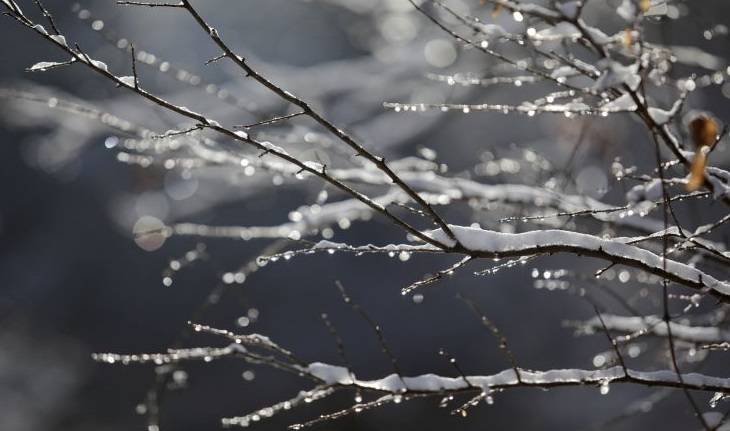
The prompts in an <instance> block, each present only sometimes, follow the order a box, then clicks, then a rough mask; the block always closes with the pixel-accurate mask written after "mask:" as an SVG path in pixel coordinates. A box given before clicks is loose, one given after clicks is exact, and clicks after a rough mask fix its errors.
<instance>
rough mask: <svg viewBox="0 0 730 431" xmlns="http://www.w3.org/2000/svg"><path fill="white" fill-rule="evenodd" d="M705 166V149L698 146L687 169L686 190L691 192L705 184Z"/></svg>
mask: <svg viewBox="0 0 730 431" xmlns="http://www.w3.org/2000/svg"><path fill="white" fill-rule="evenodd" d="M705 166H707V150H706V149H703V148H698V149H697V151H696V152H695V157H694V158H693V159H692V166H691V167H690V170H689V180H688V181H687V191H690V192H693V191H695V190H697V189H699V188H700V187H702V185H703V184H705Z"/></svg>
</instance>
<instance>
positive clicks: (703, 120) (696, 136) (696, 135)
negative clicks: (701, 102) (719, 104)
mask: <svg viewBox="0 0 730 431" xmlns="http://www.w3.org/2000/svg"><path fill="white" fill-rule="evenodd" d="M689 132H690V134H691V135H692V142H693V143H694V144H695V149H697V150H699V149H700V148H702V147H704V146H711V145H713V144H714V143H715V139H717V132H718V127H717V121H715V119H713V118H712V117H710V116H709V115H707V114H699V115H697V116H696V117H695V118H694V119H693V120H692V121H690V123H689Z"/></svg>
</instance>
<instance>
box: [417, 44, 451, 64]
mask: <svg viewBox="0 0 730 431" xmlns="http://www.w3.org/2000/svg"><path fill="white" fill-rule="evenodd" d="M423 55H424V56H425V57H426V61H427V62H428V64H430V65H431V66H434V67H447V66H451V65H452V64H454V61H456V48H454V45H453V44H452V43H451V42H449V41H448V40H444V39H434V40H432V41H429V42H428V43H427V44H426V46H425V47H424V49H423Z"/></svg>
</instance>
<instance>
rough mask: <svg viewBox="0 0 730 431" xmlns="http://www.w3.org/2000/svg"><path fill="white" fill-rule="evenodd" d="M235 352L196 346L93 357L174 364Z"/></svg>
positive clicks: (123, 363)
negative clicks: (163, 351) (164, 351)
mask: <svg viewBox="0 0 730 431" xmlns="http://www.w3.org/2000/svg"><path fill="white" fill-rule="evenodd" d="M231 353H233V349H232V348H231V347H224V348H213V347H196V348H191V349H170V350H168V353H139V354H131V355H122V354H117V353H95V354H93V355H92V358H93V359H94V360H95V361H98V362H105V363H107V364H117V363H118V364H122V365H129V364H133V363H139V364H144V363H154V364H155V365H163V364H174V363H177V362H180V361H182V360H190V359H202V360H203V361H205V362H210V361H212V360H213V359H216V358H220V357H224V356H229V355H231Z"/></svg>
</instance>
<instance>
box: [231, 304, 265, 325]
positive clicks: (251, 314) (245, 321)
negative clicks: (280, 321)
mask: <svg viewBox="0 0 730 431" xmlns="http://www.w3.org/2000/svg"><path fill="white" fill-rule="evenodd" d="M260 314H261V312H260V311H259V310H258V309H257V308H249V309H248V311H246V315H245V316H240V317H238V319H236V325H237V326H239V327H241V328H246V327H248V326H249V325H251V324H252V323H256V321H257V320H258V319H259V316H260Z"/></svg>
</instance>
